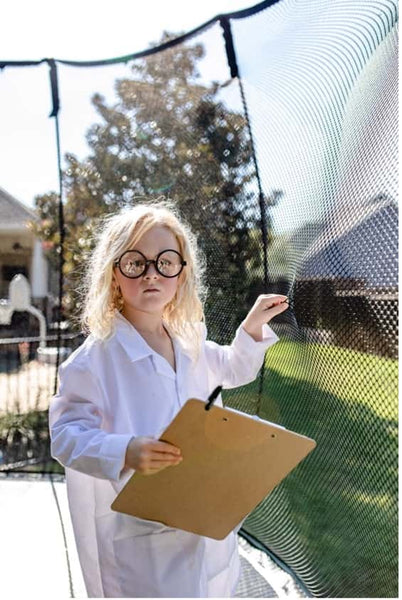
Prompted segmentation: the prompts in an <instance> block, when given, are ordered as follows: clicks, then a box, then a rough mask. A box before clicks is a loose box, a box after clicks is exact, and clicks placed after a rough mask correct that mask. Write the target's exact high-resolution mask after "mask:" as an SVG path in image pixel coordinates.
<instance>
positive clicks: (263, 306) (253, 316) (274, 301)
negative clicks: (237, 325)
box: [242, 294, 289, 342]
mask: <svg viewBox="0 0 402 600" xmlns="http://www.w3.org/2000/svg"><path fill="white" fill-rule="evenodd" d="M286 300H287V296H282V295H280V294H261V296H258V298H257V300H256V301H255V303H254V306H253V307H252V309H251V310H250V312H249V313H248V315H247V317H246V318H245V319H244V321H243V323H242V327H243V329H244V330H245V331H246V332H247V333H248V334H249V335H251V337H252V338H253V339H254V340H255V341H256V342H260V341H261V340H262V326H263V324H264V323H269V321H270V320H271V319H272V318H273V317H275V316H276V315H279V314H280V313H282V312H284V311H285V310H286V309H287V308H289V304H288V303H287V302H285V301H286Z"/></svg>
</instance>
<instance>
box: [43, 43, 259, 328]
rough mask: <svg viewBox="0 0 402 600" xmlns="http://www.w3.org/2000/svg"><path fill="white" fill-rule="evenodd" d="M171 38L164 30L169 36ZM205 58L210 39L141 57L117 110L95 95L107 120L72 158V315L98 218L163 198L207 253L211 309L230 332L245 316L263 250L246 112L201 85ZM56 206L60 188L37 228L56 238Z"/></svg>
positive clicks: (119, 86)
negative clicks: (83, 152)
mask: <svg viewBox="0 0 402 600" xmlns="http://www.w3.org/2000/svg"><path fill="white" fill-rule="evenodd" d="M168 38H169V34H166V33H165V34H164V36H163V38H162V40H161V42H165V41H166V40H167V39H168ZM203 56H204V49H203V46H202V45H201V44H195V45H192V46H187V45H181V46H178V47H175V48H173V49H170V50H167V51H164V52H159V53H156V54H153V55H151V56H149V57H147V58H146V59H143V60H137V61H134V62H133V65H132V75H131V77H130V78H126V79H120V80H117V81H116V84H115V91H116V97H117V100H116V102H115V103H114V104H113V105H112V106H108V105H107V103H106V101H105V99H104V98H103V97H102V96H101V95H99V94H95V95H94V97H93V104H94V106H95V107H96V110H97V112H98V114H99V117H100V122H98V123H95V124H94V125H92V126H91V127H90V129H89V131H88V132H87V142H88V145H89V148H90V152H89V155H88V157H87V158H86V159H85V160H83V161H79V160H78V159H77V158H76V157H75V156H74V155H73V154H66V156H65V161H66V163H67V167H66V169H65V171H64V175H63V176H64V186H65V189H66V204H65V221H66V232H67V237H66V266H65V278H66V279H65V280H66V286H65V301H66V307H65V308H66V310H67V312H69V311H72V310H73V307H76V308H77V307H78V308H79V298H78V297H77V295H76V292H75V290H76V288H77V284H76V277H77V276H78V275H79V274H80V271H81V265H82V264H83V262H84V260H83V257H84V256H85V252H87V251H89V250H90V249H91V247H90V244H91V242H90V235H89V234H90V233H91V230H92V228H93V227H94V224H95V218H96V217H98V216H100V215H102V214H104V213H106V212H110V211H115V210H117V209H119V208H120V207H122V206H125V205H127V204H128V203H135V202H137V201H138V199H141V198H144V197H157V196H160V195H161V194H163V195H164V196H165V197H169V198H172V199H173V200H174V201H175V202H176V203H177V204H178V206H179V208H180V210H181V212H182V214H183V215H184V217H185V218H186V219H187V220H188V222H189V223H190V225H191V226H192V228H193V229H194V230H195V231H196V233H197V234H198V239H199V242H200V244H201V246H202V248H203V250H204V252H205V254H206V257H207V262H208V284H209V287H210V294H209V300H208V303H207V311H208V310H209V309H210V307H212V306H213V310H214V312H215V311H221V314H222V316H223V315H225V317H226V319H225V323H224V325H225V327H226V329H227V331H228V333H229V331H230V330H231V329H233V326H234V324H235V323H237V322H238V320H239V318H241V317H242V316H243V315H244V312H245V310H246V306H245V304H244V302H245V298H246V292H247V289H248V288H249V286H250V283H251V282H250V275H249V273H248V272H247V265H248V264H250V262H251V261H252V262H253V264H255V263H256V262H258V260H259V259H258V257H259V256H260V254H261V252H260V247H259V241H258V240H257V239H256V237H255V226H256V223H257V221H258V216H257V215H258V203H257V201H256V197H255V193H254V192H253V191H252V188H253V185H252V184H253V180H254V175H255V174H254V170H253V166H252V162H251V146H250V143H249V139H248V133H247V128H246V123H245V119H244V116H243V115H242V114H239V113H237V112H235V111H233V110H231V109H229V108H228V107H227V106H225V104H224V103H223V101H222V99H221V98H220V91H221V90H220V87H219V85H218V84H217V83H211V84H207V83H205V82H203V81H201V78H200V76H199V72H198V69H197V62H198V61H199V60H200V59H202V57H203ZM55 202H56V198H55V195H52V194H46V195H45V196H39V197H37V198H36V207H37V210H38V212H39V215H40V217H41V220H42V221H41V224H40V225H39V227H38V228H37V233H38V234H39V235H41V236H42V237H43V238H44V239H46V240H49V239H50V240H52V241H56V235H57V234H56V232H55V231H54V228H53V227H52V228H49V226H48V222H49V220H54V216H55V208H54V205H55ZM253 229H254V231H253ZM222 311H223V312H222ZM230 333H231V331H230Z"/></svg>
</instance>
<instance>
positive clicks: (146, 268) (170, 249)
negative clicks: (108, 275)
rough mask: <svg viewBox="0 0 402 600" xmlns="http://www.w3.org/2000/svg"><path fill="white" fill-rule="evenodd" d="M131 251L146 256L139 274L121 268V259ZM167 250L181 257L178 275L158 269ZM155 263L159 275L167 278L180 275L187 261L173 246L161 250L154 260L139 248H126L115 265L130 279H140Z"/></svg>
mask: <svg viewBox="0 0 402 600" xmlns="http://www.w3.org/2000/svg"><path fill="white" fill-rule="evenodd" d="M129 252H137V253H138V254H141V256H143V257H144V260H145V267H144V270H143V272H142V273H140V274H139V275H126V273H123V271H122V268H121V264H120V261H121V259H122V258H123V256H124V255H125V254H128V253H129ZM165 252H174V253H175V254H177V255H178V256H179V257H180V259H181V263H180V264H181V267H180V271H179V272H178V273H177V274H176V275H165V274H164V273H162V272H161V271H160V270H159V269H158V260H159V258H160V256H161V255H162V254H164V253H165ZM152 264H153V265H154V267H155V269H156V271H157V273H159V275H161V276H162V277H166V278H167V279H173V278H174V277H178V276H179V275H180V273H181V272H182V271H183V268H184V267H185V266H186V265H187V263H186V261H185V260H183V257H182V255H181V254H180V252H177V250H173V248H166V250H162V252H159V254H158V255H157V257H156V258H155V259H154V260H151V259H148V258H147V257H146V256H145V254H143V253H142V252H140V251H139V250H126V251H125V252H123V254H122V255H121V256H120V258H118V259H117V260H115V261H114V263H113V266H114V267H119V271H120V273H121V274H122V275H123V276H124V277H127V278H128V279H138V278H139V277H142V276H143V275H145V274H146V273H147V271H148V269H149V266H150V265H152Z"/></svg>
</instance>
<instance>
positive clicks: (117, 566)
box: [49, 312, 278, 598]
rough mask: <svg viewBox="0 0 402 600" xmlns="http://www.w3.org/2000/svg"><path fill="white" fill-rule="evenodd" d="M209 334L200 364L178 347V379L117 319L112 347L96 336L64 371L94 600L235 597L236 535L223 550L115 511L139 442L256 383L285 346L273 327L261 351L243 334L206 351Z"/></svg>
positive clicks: (54, 433)
mask: <svg viewBox="0 0 402 600" xmlns="http://www.w3.org/2000/svg"><path fill="white" fill-rule="evenodd" d="M200 327H202V330H203V333H204V339H203V343H202V349H201V354H200V357H199V359H198V361H197V362H196V363H192V361H191V358H190V356H189V354H188V350H186V347H185V344H184V342H183V340H181V339H179V338H178V337H176V338H173V345H174V352H175V359H176V373H175V372H174V370H173V369H172V368H171V366H170V365H169V363H168V361H167V360H165V359H164V358H163V357H162V356H161V355H159V354H158V353H157V352H155V351H154V350H152V348H150V347H149V346H148V344H147V343H146V342H145V340H144V339H143V338H142V337H141V336H140V334H139V333H138V332H137V331H136V330H135V328H134V327H133V326H132V325H131V324H130V323H129V322H128V321H127V320H126V319H125V318H124V317H123V316H122V315H121V314H119V313H117V312H116V317H115V329H114V334H113V336H112V337H111V338H109V339H108V340H107V341H106V342H101V341H97V340H94V339H93V338H92V336H89V337H88V338H87V339H86V341H85V342H84V343H83V344H82V345H81V346H80V347H79V348H78V349H77V350H76V351H75V352H74V353H73V354H72V355H71V356H70V357H69V358H68V359H67V360H66V361H65V362H64V363H63V364H62V365H61V367H60V371H59V372H60V388H59V393H58V394H57V395H56V396H55V397H54V398H53V400H52V402H51V405H50V410H49V420H50V432H51V452H52V456H53V457H54V458H56V459H57V460H58V461H59V462H60V463H61V464H63V465H64V466H65V467H66V481H67V492H68V499H69V506H70V512H71V518H72V523H73V528H74V534H75V538H76V542H77V549H78V554H79V558H80V563H81V567H82V571H83V576H84V580H85V584H86V588H87V592H88V596H89V597H95V598H103V597H118V598H133V597H143V598H159V597H170V598H179V597H190V598H195V597H230V596H231V595H233V594H234V591H235V587H236V585H237V581H238V578H239V573H240V569H239V556H238V552H237V539H236V530H235V531H233V532H231V533H230V534H229V535H228V536H227V537H226V538H225V539H224V540H213V539H211V538H206V537H202V536H199V535H195V534H192V533H188V532H185V531H181V530H178V529H173V528H171V527H167V526H165V525H163V524H162V523H158V522H153V521H147V520H144V519H138V518H136V517H131V516H129V515H124V514H121V513H117V512H114V511H112V510H111V509H110V505H111V503H112V502H113V500H114V499H115V497H116V495H117V493H118V492H119V491H120V490H121V489H122V487H123V486H124V484H125V483H126V481H127V480H128V478H129V477H130V476H131V474H132V473H133V471H132V470H128V469H124V460H125V453H126V448H127V445H128V443H129V441H130V439H131V438H132V437H133V436H152V437H158V436H159V434H161V433H162V431H163V430H164V429H165V428H166V427H167V426H168V425H169V423H170V422H171V421H172V419H173V417H174V416H175V415H176V413H177V412H178V411H179V410H180V408H181V407H182V406H183V404H184V403H185V402H186V400H187V399H188V398H192V397H194V398H200V399H205V400H206V399H207V397H208V396H209V394H210V393H211V392H212V390H213V389H215V387H216V386H217V385H223V387H224V388H232V387H236V386H239V385H243V384H246V383H249V382H250V381H253V380H254V379H255V377H256V375H257V373H258V371H259V369H260V367H261V365H262V362H263V359H264V354H265V351H266V349H267V348H268V347H270V346H271V345H272V344H274V343H275V342H276V341H277V340H278V337H277V336H276V334H275V333H274V332H273V331H272V329H271V328H270V327H269V326H268V325H264V326H263V341H261V342H255V341H254V340H253V339H252V338H251V337H250V336H249V335H248V334H247V333H246V332H245V331H244V329H243V328H242V327H239V329H238V330H237V333H236V336H235V339H234V341H233V343H232V344H231V346H219V345H218V344H216V343H214V342H210V341H206V340H205V337H206V330H205V326H204V325H203V324H201V323H200ZM217 404H221V399H220V398H218V400H217ZM184 460H185V457H184ZM161 501H163V499H161Z"/></svg>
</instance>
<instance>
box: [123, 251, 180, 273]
mask: <svg viewBox="0 0 402 600" xmlns="http://www.w3.org/2000/svg"><path fill="white" fill-rule="evenodd" d="M151 264H153V265H154V266H155V269H156V270H157V272H158V273H159V274H160V275H162V277H169V278H171V277H178V276H179V275H180V273H181V272H182V270H183V268H184V267H185V266H186V265H187V263H186V261H185V260H183V257H182V255H181V254H180V252H177V250H172V249H170V248H168V249H167V250H162V252H159V254H158V255H157V257H156V258H155V259H154V260H150V259H148V258H147V257H146V256H145V255H144V254H143V253H142V252H140V251H139V250H126V251H125V252H123V254H122V255H121V256H120V258H119V259H117V260H115V261H114V263H113V265H114V266H115V267H119V270H120V273H121V274H122V275H124V277H128V278H129V279H137V278H138V277H141V275H145V273H146V272H147V271H148V269H149V265H151Z"/></svg>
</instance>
